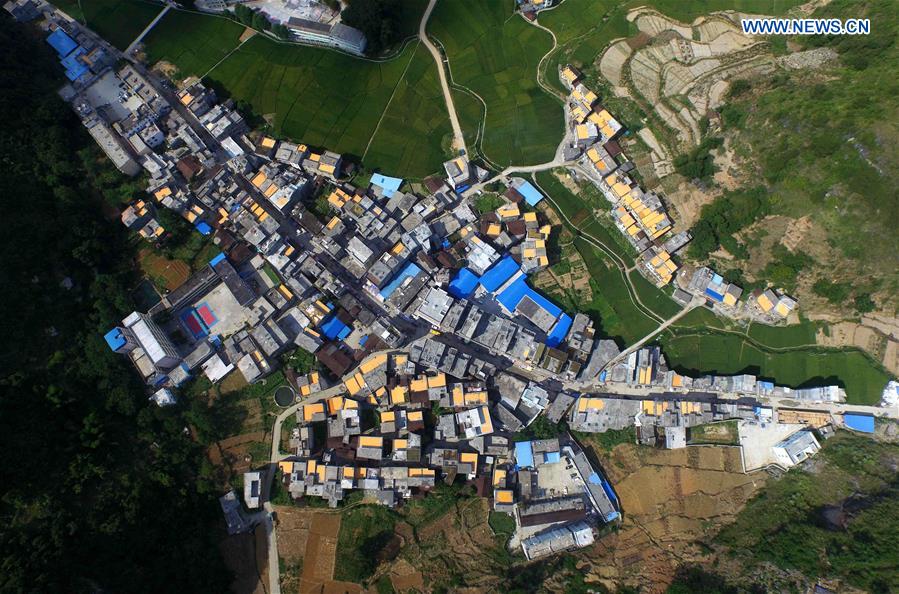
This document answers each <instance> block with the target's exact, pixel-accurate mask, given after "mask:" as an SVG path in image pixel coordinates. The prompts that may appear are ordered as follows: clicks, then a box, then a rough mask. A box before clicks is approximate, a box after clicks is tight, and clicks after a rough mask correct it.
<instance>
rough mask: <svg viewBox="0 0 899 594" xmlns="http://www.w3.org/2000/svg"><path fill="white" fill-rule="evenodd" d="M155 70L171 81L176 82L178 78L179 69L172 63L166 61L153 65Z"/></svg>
mask: <svg viewBox="0 0 899 594" xmlns="http://www.w3.org/2000/svg"><path fill="white" fill-rule="evenodd" d="M153 70H155V71H156V72H158V73H160V74H161V75H163V76H164V77H166V78H168V79H169V80H175V79H176V78H178V67H177V66H175V65H174V64H172V63H171V62H166V61H165V60H160V61H158V62H156V63H155V64H153Z"/></svg>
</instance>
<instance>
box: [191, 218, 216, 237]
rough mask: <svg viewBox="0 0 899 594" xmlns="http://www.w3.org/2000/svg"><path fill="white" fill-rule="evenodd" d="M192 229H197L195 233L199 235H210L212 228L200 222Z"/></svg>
mask: <svg viewBox="0 0 899 594" xmlns="http://www.w3.org/2000/svg"><path fill="white" fill-rule="evenodd" d="M194 227H195V228H196V229H197V231H199V232H200V235H209V234H210V233H212V227H210V226H209V225H207V224H206V223H204V222H203V221H200V222H199V223H196V224H195V225H194Z"/></svg>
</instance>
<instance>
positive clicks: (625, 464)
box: [578, 444, 767, 592]
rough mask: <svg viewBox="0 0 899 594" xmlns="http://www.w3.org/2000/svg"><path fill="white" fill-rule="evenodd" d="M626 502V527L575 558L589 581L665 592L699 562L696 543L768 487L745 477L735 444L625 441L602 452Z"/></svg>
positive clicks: (760, 480)
mask: <svg viewBox="0 0 899 594" xmlns="http://www.w3.org/2000/svg"><path fill="white" fill-rule="evenodd" d="M599 458H600V460H601V462H602V464H603V466H604V468H605V469H606V472H607V473H608V475H609V479H610V481H611V483H612V484H613V485H614V486H615V489H616V491H617V492H618V495H619V499H620V500H621V505H622V508H623V509H622V511H623V521H622V525H621V529H620V530H619V531H618V532H616V533H613V534H611V535H608V536H605V537H603V538H602V539H600V540H599V541H598V542H597V544H595V545H594V546H593V547H590V548H589V549H586V550H585V551H584V552H583V553H581V554H579V555H578V556H580V557H582V558H583V559H584V560H585V561H586V562H587V565H586V566H585V567H584V568H583V570H584V572H585V573H586V574H587V581H588V582H590V581H600V582H603V583H605V584H606V585H613V582H616V583H618V584H619V585H632V586H642V587H643V589H642V590H641V592H664V591H665V589H666V588H667V586H668V584H670V583H671V580H672V578H673V575H674V571H675V570H676V568H677V566H678V565H679V564H680V563H682V562H691V561H701V560H702V559H703V558H704V556H705V553H704V550H703V548H702V547H701V546H699V545H697V544H696V543H697V541H700V540H702V539H704V538H707V537H710V536H712V535H713V534H714V533H715V532H716V531H717V528H718V527H719V526H721V525H722V524H724V523H727V522H729V521H730V520H731V519H732V518H733V517H734V516H735V515H736V513H737V512H739V510H740V509H741V508H742V507H743V505H745V503H746V501H747V500H748V499H749V498H750V497H751V496H752V495H753V494H754V493H755V492H756V491H757V490H758V489H759V488H761V487H762V486H763V485H764V482H765V478H766V477H767V475H765V474H759V473H754V474H748V475H747V474H743V473H742V472H741V471H740V469H741V467H742V464H741V461H740V453H739V450H738V449H737V448H724V447H715V446H695V447H689V448H685V449H682V450H655V449H651V448H645V447H640V446H635V445H632V444H625V445H620V446H618V447H616V448H615V449H614V450H612V452H611V453H602V455H601V456H599Z"/></svg>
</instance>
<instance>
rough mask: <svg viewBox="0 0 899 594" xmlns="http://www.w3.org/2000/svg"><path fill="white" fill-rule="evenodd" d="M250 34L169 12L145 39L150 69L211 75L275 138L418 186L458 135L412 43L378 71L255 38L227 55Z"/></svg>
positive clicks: (427, 61) (431, 72) (425, 59)
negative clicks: (163, 66)
mask: <svg viewBox="0 0 899 594" xmlns="http://www.w3.org/2000/svg"><path fill="white" fill-rule="evenodd" d="M243 30H244V29H243V27H242V26H240V25H237V24H235V23H232V22H230V21H228V20H226V19H221V18H215V17H209V16H201V15H194V14H189V13H183V12H172V13H169V14H168V15H166V17H165V18H164V19H163V21H162V22H161V23H160V24H159V25H158V26H157V27H156V28H155V29H154V30H153V32H152V33H151V35H150V36H148V39H147V43H146V45H147V54H148V59H149V61H150V62H151V63H155V62H157V61H159V60H164V61H166V62H169V63H171V64H173V65H174V66H175V67H177V69H178V71H179V75H180V76H182V77H183V76H188V75H196V76H203V75H204V74H206V73H207V72H208V73H209V74H208V76H207V79H208V80H209V81H210V82H211V83H212V84H213V85H215V86H216V87H217V88H220V89H223V90H224V91H225V92H226V93H227V94H228V95H230V96H231V97H233V98H234V99H235V100H239V101H245V102H246V103H247V104H248V105H249V106H251V108H252V109H253V111H254V112H255V113H256V114H257V115H260V116H263V117H265V118H266V119H267V120H268V121H269V122H270V123H271V124H272V128H273V133H274V134H276V135H279V136H284V137H289V138H291V139H294V140H296V141H298V142H304V143H306V144H309V145H312V146H321V147H324V148H327V149H330V150H334V151H337V152H339V153H343V154H349V155H351V156H353V157H355V158H356V159H362V158H363V157H364V163H365V166H366V167H367V168H368V169H380V170H382V171H384V172H385V173H388V174H394V175H400V176H404V177H412V178H420V177H424V176H426V175H428V174H430V173H433V172H435V171H437V170H439V168H440V164H441V162H442V161H443V160H444V154H443V150H442V149H441V141H442V140H443V138H444V137H445V136H447V137H448V136H449V135H450V133H451V130H450V126H449V120H448V117H447V115H446V108H445V107H444V105H443V100H442V94H441V91H440V87H439V83H438V79H437V72H436V69H435V66H434V63H433V59H432V58H431V57H430V55H429V54H428V53H427V51H425V50H424V49H423V48H420V47H418V45H417V44H415V43H412V44H409V45H408V46H406V48H405V49H404V50H403V51H402V52H401V53H400V54H399V55H398V56H397V57H396V58H393V59H390V60H388V61H385V62H371V61H367V60H361V59H359V58H355V57H352V56H348V55H345V54H341V53H338V52H335V51H331V50H325V49H319V48H312V47H304V46H299V45H291V44H284V43H279V42H277V41H275V40H273V39H270V38H268V37H266V36H263V35H256V36H255V37H253V38H251V39H249V40H248V41H247V42H246V43H244V44H243V45H242V46H241V47H240V48H239V49H237V50H236V51H234V52H233V53H232V54H231V55H228V52H230V51H232V50H234V48H236V47H237V45H238V39H239V37H240V35H241V33H242V32H243ZM186 40H191V41H190V43H187V42H186ZM225 56H227V58H226V59H224V60H222V59H223V58H225ZM216 64H218V65H217V66H216ZM213 66H215V68H214V69H213V70H212V71H211V72H209V71H210V69H211V68H212V67H213Z"/></svg>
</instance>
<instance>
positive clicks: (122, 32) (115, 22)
mask: <svg viewBox="0 0 899 594" xmlns="http://www.w3.org/2000/svg"><path fill="white" fill-rule="evenodd" d="M53 4H55V5H57V6H59V8H61V9H62V10H64V11H65V12H66V13H68V14H69V16H71V17H72V18H75V19H78V20H80V21H81V22H84V23H87V26H88V27H90V28H91V29H93V30H94V31H96V32H97V33H99V34H100V35H102V36H103V38H104V39H106V40H107V41H108V42H110V43H111V44H113V45H114V46H116V47H117V48H119V49H120V50H124V49H125V48H126V47H128V45H129V44H130V43H131V42H132V41H133V40H134V38H135V37H137V36H138V34H140V32H141V31H143V29H144V27H146V26H147V24H149V23H150V21H152V20H153V19H154V18H155V17H156V15H157V14H159V11H161V10H162V6H161V5H160V4H156V3H152V2H142V1H130V2H122V1H120V0H82V1H81V2H78V1H73V0H55V1H54V2H53Z"/></svg>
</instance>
